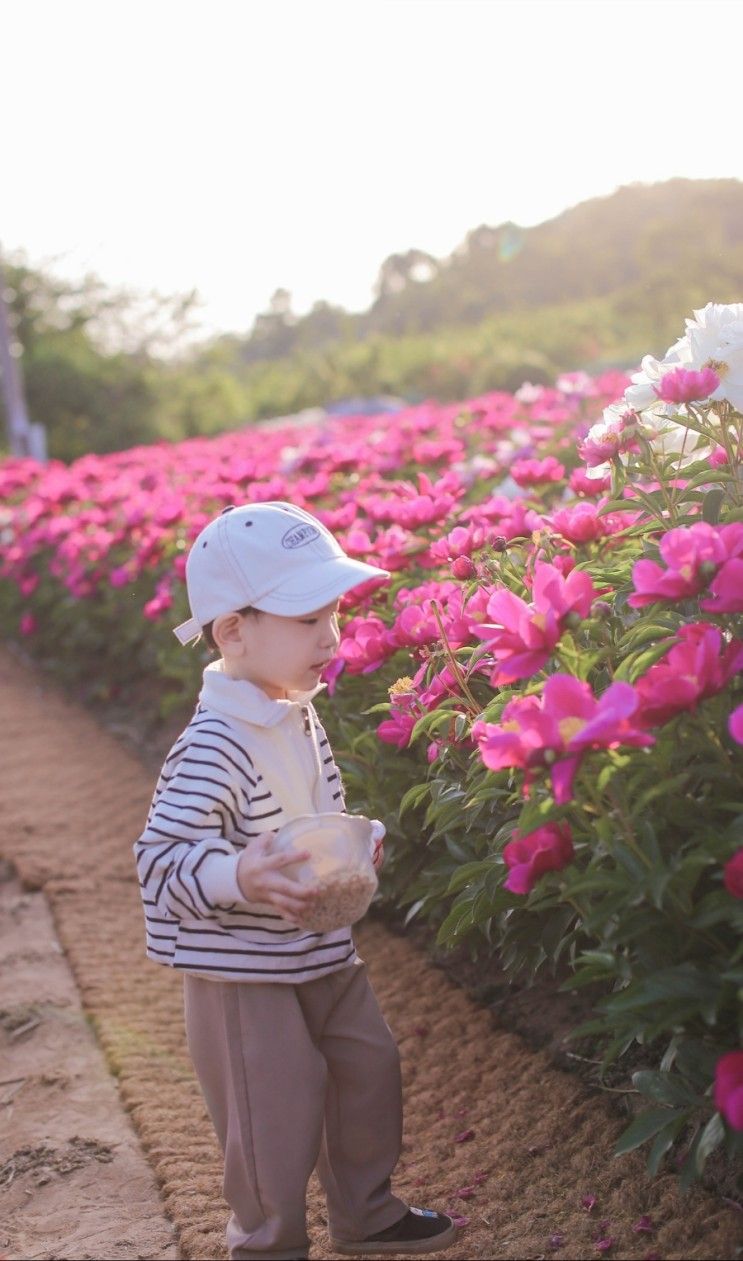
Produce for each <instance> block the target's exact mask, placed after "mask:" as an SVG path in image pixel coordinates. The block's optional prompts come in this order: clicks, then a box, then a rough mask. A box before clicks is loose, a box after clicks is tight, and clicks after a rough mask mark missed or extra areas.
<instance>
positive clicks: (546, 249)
mask: <svg viewBox="0 0 743 1261" xmlns="http://www.w3.org/2000/svg"><path fill="white" fill-rule="evenodd" d="M2 262H3V269H4V275H5V281H6V289H7V293H6V296H7V297H8V299H9V305H10V308H11V313H12V320H13V324H14V330H15V332H14V336H15V338H16V339H17V349H18V351H19V353H20V360H21V363H22V368H23V375H24V379H25V385H26V392H27V397H28V405H29V412H30V414H31V418H32V419H33V420H35V421H39V422H42V423H43V424H45V425H46V427H47V432H48V439H49V451H50V454H51V455H52V456H56V457H58V458H61V459H64V460H70V459H74V458H76V457H77V456H80V455H82V454H85V453H86V452H89V451H95V452H105V451H114V450H123V449H126V448H128V447H131V446H135V445H138V444H141V443H149V442H153V441H158V440H166V441H175V440H179V439H182V438H184V437H189V436H194V435H197V434H209V433H217V432H220V431H223V430H226V429H233V428H236V427H238V426H240V425H243V424H251V423H253V422H254V421H256V420H260V419H262V418H265V417H269V416H275V415H284V414H289V413H292V412H295V411H298V410H301V409H302V408H304V407H310V406H321V405H323V404H330V403H333V402H335V401H338V400H342V399H344V398H348V397H349V396H356V395H377V394H380V393H387V394H393V395H397V396H399V397H402V398H404V399H406V400H409V401H411V402H415V401H420V400H422V399H424V398H437V399H441V400H443V401H450V400H454V399H457V398H466V397H468V396H472V395H475V394H479V393H484V392H486V391H488V390H494V389H506V390H513V389H516V388H517V387H518V386H519V385H520V384H521V383H522V381H524V380H531V381H533V382H541V383H548V382H550V381H551V380H553V379H554V377H555V375H556V374H557V373H559V372H561V371H566V370H574V369H577V368H584V369H587V370H591V371H596V370H600V369H602V368H604V367H608V366H617V367H631V366H633V365H634V364H635V363H637V361H638V360H639V358H640V357H641V356H642V355H643V354H645V353H647V352H650V353H656V354H660V353H662V352H663V351H664V350H665V349H666V347H667V346H668V345H669V344H670V343H671V342H672V341H674V340H675V338H676V336H677V333H678V329H679V327H680V326H682V324H683V319H684V317H685V316H686V315H688V314H690V312H691V311H692V310H693V309H694V308H695V307H698V306H703V305H704V304H705V303H707V302H709V301H710V300H713V301H719V302H734V301H738V300H741V298H742V297H743V182H740V181H737V180H680V179H679V180H669V181H666V182H665V183H662V184H654V185H630V186H628V187H626V188H621V189H619V190H618V191H617V192H616V193H614V194H613V195H612V196H610V197H605V198H595V199H592V200H590V201H586V202H583V203H581V204H580V205H578V206H575V207H573V208H571V209H570V210H567V211H565V212H564V213H563V214H562V215H559V216H558V217H557V218H555V219H552V220H550V221H549V222H547V223H543V224H539V225H537V226H536V227H534V228H529V229H520V228H518V226H517V225H514V224H502V225H500V226H499V227H488V226H487V225H481V226H480V227H479V228H475V229H474V230H473V231H471V232H469V233H468V234H467V236H466V238H465V240H464V241H463V242H462V244H461V245H460V246H458V247H457V249H456V250H454V251H453V252H452V254H451V255H450V256H449V257H448V258H445V259H435V258H433V256H431V255H428V254H426V253H425V252H424V251H421V250H417V249H410V250H408V251H406V252H403V253H399V254H393V255H391V256H390V257H389V258H387V259H386V260H384V262H383V264H382V266H381V268H380V271H379V275H378V277H377V284H376V296H375V300H374V302H373V303H372V304H371V305H370V307H369V309H368V310H367V311H363V312H360V313H351V312H347V311H345V310H343V308H340V307H334V306H332V305H331V304H329V303H327V302H322V301H321V302H317V303H316V304H315V306H314V307H313V309H312V310H311V311H310V312H309V313H308V314H307V315H305V316H301V317H299V316H296V315H295V314H294V313H293V311H292V307H291V295H290V294H289V292H288V291H287V290H285V289H279V290H277V291H276V293H275V294H274V296H273V298H272V301H271V303H270V304H269V308H268V310H267V311H265V312H262V313H260V314H259V316H258V317H257V318H256V320H255V323H254V325H253V328H252V329H251V332H250V334H249V336H247V337H243V338H240V337H237V336H235V335H225V336H221V337H217V338H213V339H211V340H210V341H208V342H204V343H197V344H193V343H192V342H190V341H189V339H188V334H189V331H190V330H191V329H192V327H193V324H194V319H195V312H196V304H197V299H196V295H195V294H193V293H191V294H186V295H176V296H171V297H162V296H160V295H157V294H150V295H142V294H134V293H131V292H128V291H123V290H113V289H111V288H110V287H106V286H105V285H103V284H102V283H101V282H100V281H99V280H98V279H97V278H95V277H86V278H84V279H83V280H82V281H80V282H77V283H72V282H66V281H62V280H59V279H57V278H55V277H52V276H51V275H49V274H47V273H46V272H44V271H43V270H40V269H39V268H34V267H32V266H30V265H29V264H28V263H27V262H26V261H25V260H24V259H23V258H22V257H19V256H9V257H8V256H6V257H4V258H3V260H2Z"/></svg>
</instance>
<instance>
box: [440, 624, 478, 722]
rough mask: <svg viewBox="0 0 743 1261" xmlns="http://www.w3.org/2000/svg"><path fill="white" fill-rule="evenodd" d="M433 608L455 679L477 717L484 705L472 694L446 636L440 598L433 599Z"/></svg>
mask: <svg viewBox="0 0 743 1261" xmlns="http://www.w3.org/2000/svg"><path fill="white" fill-rule="evenodd" d="M431 608H432V609H433V615H434V617H435V618H436V623H437V625H438V628H439V632H440V634H441V643H442V646H443V649H444V654H445V656H446V657H447V658H448V661H449V665H450V666H451V668H452V672H453V674H454V677H455V679H456V680H457V683H458V684H459V686H460V688H461V690H462V694H463V696H464V697H465V698H466V699H467V701H468V702H469V709H470V711H471V713H472V715H473V717H475V716H476V715H477V714H479V713H480V711H481V708H482V706H480V705H478V703H477V701H476V700H475V698H474V696H473V695H472V693H471V691H470V689H469V687H468V685H467V680H466V679H465V677H464V675H463V674H462V670H461V667H460V665H459V662H458V661H457V659H456V657H455V656H454V653H453V652H452V648H451V644H450V643H449V640H448V639H447V637H446V631H445V630H444V624H443V622H442V620H441V614H440V612H439V604H438V600H432V601H431Z"/></svg>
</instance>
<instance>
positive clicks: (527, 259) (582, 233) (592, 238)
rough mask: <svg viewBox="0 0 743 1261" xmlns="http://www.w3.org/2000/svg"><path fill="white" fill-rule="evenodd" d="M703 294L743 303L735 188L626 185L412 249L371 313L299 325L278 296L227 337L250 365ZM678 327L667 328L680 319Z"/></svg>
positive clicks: (314, 314) (742, 192) (396, 262)
mask: <svg viewBox="0 0 743 1261" xmlns="http://www.w3.org/2000/svg"><path fill="white" fill-rule="evenodd" d="M698 287H701V289H702V290H703V292H704V293H705V294H708V295H710V296H712V295H714V297H715V298H716V300H718V301H721V302H724V301H734V300H736V298H740V297H741V296H742V291H743V182H741V181H739V180H733V179H728V180H685V179H674V180H669V181H667V182H666V183H662V184H644V185H643V184H633V185H628V186H626V187H623V188H620V189H618V190H617V191H616V192H615V193H613V194H612V195H611V196H608V197H597V198H593V199H591V200H590V201H585V202H581V203H580V204H579V205H577V206H574V207H572V208H571V209H569V210H566V211H564V212H563V213H562V214H560V215H558V216H557V217H556V218H554V219H551V220H549V221H547V222H545V223H541V224H538V225H537V226H536V227H533V228H520V227H519V226H518V225H517V224H514V223H503V224H500V225H499V226H497V227H490V226H488V225H487V224H482V225H481V226H480V227H478V228H474V229H473V230H472V231H471V232H468V233H467V235H466V237H465V238H464V240H463V242H462V243H461V244H460V245H459V246H458V247H457V248H456V249H455V250H454V251H453V252H452V253H451V254H450V255H449V256H448V257H445V258H440V259H438V258H435V257H434V256H433V255H431V254H428V253H426V252H425V251H423V250H419V249H415V248H411V249H409V250H407V251H405V252H404V253H396V254H391V255H390V256H389V258H387V259H385V260H384V262H383V263H382V265H381V267H380V269H379V273H378V276H377V281H376V286H375V292H376V295H377V296H376V300H375V301H374V303H373V304H372V305H371V306H370V307H369V309H368V310H367V311H363V312H360V313H358V314H350V313H348V312H346V311H344V310H343V308H341V307H334V306H331V305H330V304H329V303H327V302H322V301H320V302H317V303H316V304H315V306H314V307H313V309H312V311H310V312H309V314H307V315H305V316H302V317H296V316H294V315H293V313H292V310H291V295H290V294H288V292H287V291H286V290H283V289H280V290H277V291H276V293H275V294H274V298H273V301H272V305H271V309H270V310H269V311H267V312H265V313H263V314H261V315H259V316H258V318H257V319H256V321H255V324H254V327H253V329H252V331H251V334H250V336H249V337H248V338H247V339H243V340H239V339H234V340H233V339H231V340H233V344H234V347H235V351H236V353H237V356H238V358H239V359H240V360H241V361H242V362H243V363H246V364H248V363H255V362H257V361H260V360H266V359H274V358H283V357H285V356H286V355H290V354H292V353H294V352H296V351H298V350H305V351H311V350H313V349H318V348H319V347H323V346H328V345H329V344H332V343H333V342H338V341H344V340H354V341H363V340H365V339H366V338H368V337H370V336H374V335H379V336H382V337H384V336H389V335H393V336H396V337H400V336H404V335H406V334H418V333H430V332H432V331H435V330H440V329H444V328H447V329H451V328H456V327H461V326H471V325H476V324H479V323H481V322H482V321H483V320H485V319H488V318H491V317H493V316H497V315H502V314H507V313H509V312H513V313H519V314H524V313H526V312H529V311H534V310H537V309H539V308H542V307H557V306H575V305H576V304H580V303H585V302H588V301H591V300H592V299H609V298H611V299H613V301H614V303H615V305H616V306H617V308H618V310H619V311H620V312H622V313H624V314H625V315H627V316H630V317H631V316H632V314H633V313H634V312H635V311H637V312H638V313H640V312H642V311H643V309H644V308H645V307H647V305H648V304H650V305H651V307H652V309H653V313H654V315H659V316H660V318H661V320H662V319H663V316H664V314H665V313H666V311H667V310H669V308H670V307H671V306H672V305H673V302H674V296H676V297H677V299H678V300H679V301H683V300H684V299H685V297H686V294H687V292H688V291H690V290H692V291H696V290H697V288H698ZM704 300H705V301H707V300H708V298H707V297H705V299H704ZM675 320H676V324H674V330H675V328H676V325H677V323H678V314H676V315H675ZM534 348H535V349H538V348H539V347H534Z"/></svg>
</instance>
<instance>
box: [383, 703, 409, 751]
mask: <svg viewBox="0 0 743 1261" xmlns="http://www.w3.org/2000/svg"><path fill="white" fill-rule="evenodd" d="M416 722H417V718H416V716H415V714H408V713H403V712H402V711H401V710H398V709H393V710H392V711H391V713H390V717H389V718H385V720H384V722H380V724H379V726H378V727H377V735H378V737H379V739H380V740H383V741H384V743H385V744H396V745H397V747H398V749H407V747H408V745H409V744H410V737H411V736H412V734H413V728H414V726H415V724H416Z"/></svg>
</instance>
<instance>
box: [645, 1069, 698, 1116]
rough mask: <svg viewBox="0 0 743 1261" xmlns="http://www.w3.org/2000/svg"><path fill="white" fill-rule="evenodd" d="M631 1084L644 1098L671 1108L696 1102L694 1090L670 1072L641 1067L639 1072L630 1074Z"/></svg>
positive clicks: (684, 1106) (683, 1106) (691, 1104)
mask: <svg viewBox="0 0 743 1261" xmlns="http://www.w3.org/2000/svg"><path fill="white" fill-rule="evenodd" d="M632 1085H633V1086H634V1087H635V1089H637V1090H639V1092H640V1094H641V1095H644V1096H645V1098H646V1099H652V1100H653V1103H662V1104H666V1105H667V1106H668V1107H671V1108H687V1107H690V1106H693V1105H694V1104H695V1103H697V1102H698V1098H697V1095H695V1094H694V1091H692V1090H690V1089H689V1087H688V1086H686V1085H684V1083H683V1082H682V1081H680V1080H679V1078H678V1077H677V1076H676V1077H673V1076H671V1074H670V1073H659V1072H656V1071H655V1070H653V1069H641V1070H640V1072H638V1073H633V1074H632Z"/></svg>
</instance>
